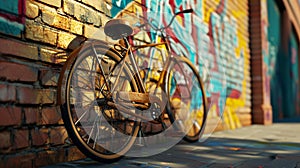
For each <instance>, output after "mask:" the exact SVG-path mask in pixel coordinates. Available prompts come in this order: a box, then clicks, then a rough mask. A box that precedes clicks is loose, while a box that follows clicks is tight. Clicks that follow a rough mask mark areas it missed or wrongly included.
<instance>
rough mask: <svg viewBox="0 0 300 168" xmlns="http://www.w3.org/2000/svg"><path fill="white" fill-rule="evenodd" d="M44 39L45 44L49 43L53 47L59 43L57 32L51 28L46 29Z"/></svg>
mask: <svg viewBox="0 0 300 168" xmlns="http://www.w3.org/2000/svg"><path fill="white" fill-rule="evenodd" d="M43 35H44V38H43V39H42V41H43V42H45V43H49V44H52V45H56V41H57V32H56V31H54V30H52V29H50V28H46V27H45V28H44V34H43Z"/></svg>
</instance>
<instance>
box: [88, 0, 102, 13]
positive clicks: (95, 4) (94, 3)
mask: <svg viewBox="0 0 300 168" xmlns="http://www.w3.org/2000/svg"><path fill="white" fill-rule="evenodd" d="M82 2H83V3H85V4H87V5H90V6H92V7H94V8H96V9H97V10H99V11H102V10H101V4H103V3H105V2H103V1H99V0H82Z"/></svg>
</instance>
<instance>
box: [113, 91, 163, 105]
mask: <svg viewBox="0 0 300 168" xmlns="http://www.w3.org/2000/svg"><path fill="white" fill-rule="evenodd" d="M117 97H118V98H120V99H122V100H124V101H131V102H136V103H154V102H155V103H158V104H161V100H160V98H159V97H157V96H155V95H153V94H149V93H139V92H123V91H120V92H118V93H117Z"/></svg>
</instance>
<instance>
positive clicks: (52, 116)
mask: <svg viewBox="0 0 300 168" xmlns="http://www.w3.org/2000/svg"><path fill="white" fill-rule="evenodd" d="M58 123H62V118H61V114H60V110H58V109H57V108H56V107H47V108H43V109H42V124H43V125H47V124H58Z"/></svg>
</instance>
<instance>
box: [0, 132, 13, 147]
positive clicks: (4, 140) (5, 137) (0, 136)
mask: <svg viewBox="0 0 300 168" xmlns="http://www.w3.org/2000/svg"><path fill="white" fill-rule="evenodd" d="M0 142H1V143H0V148H9V147H10V146H11V140H10V132H8V131H3V132H0Z"/></svg>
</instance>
